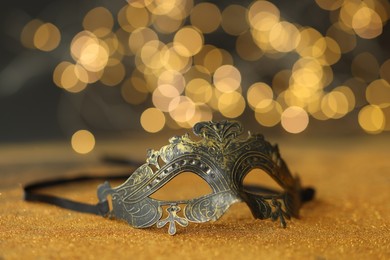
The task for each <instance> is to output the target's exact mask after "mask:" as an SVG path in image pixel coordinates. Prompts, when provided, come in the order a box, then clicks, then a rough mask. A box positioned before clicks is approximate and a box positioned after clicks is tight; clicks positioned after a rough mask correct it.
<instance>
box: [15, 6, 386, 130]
mask: <svg viewBox="0 0 390 260" xmlns="http://www.w3.org/2000/svg"><path fill="white" fill-rule="evenodd" d="M113 6H115V8H114V7H113ZM113 6H94V7H91V8H89V9H88V10H86V11H85V12H84V13H83V15H82V19H81V24H80V25H81V26H80V28H79V29H78V30H79V31H78V32H76V33H74V34H73V35H70V34H69V33H67V32H66V30H65V29H64V28H66V26H64V25H63V24H62V25H61V26H59V25H56V24H55V22H53V21H52V22H46V21H44V20H41V19H32V20H30V21H29V22H28V23H26V24H25V26H24V28H23V29H22V30H21V34H20V40H21V43H22V44H23V46H25V47H27V48H31V49H38V50H41V51H55V50H58V49H60V48H59V46H60V43H61V46H63V45H64V46H65V45H66V46H67V47H66V48H67V54H68V56H70V57H69V58H63V60H60V61H59V62H58V63H57V64H58V65H57V66H56V67H55V68H54V69H53V81H54V83H55V84H56V85H57V86H58V87H59V88H61V89H63V90H64V91H66V92H70V93H73V94H77V93H82V92H86V93H90V92H93V91H95V92H96V93H105V92H104V91H110V92H109V94H107V95H108V97H107V98H102V100H109V99H110V100H111V98H112V100H114V98H113V97H114V96H118V97H120V101H121V102H124V104H125V105H126V106H128V107H129V108H130V110H132V115H134V113H138V116H139V120H140V122H141V127H142V128H143V129H144V130H145V131H147V132H150V133H156V132H159V131H161V130H162V129H164V127H165V126H167V127H169V128H173V129H178V128H183V127H184V128H189V127H191V126H193V125H194V124H195V123H196V122H197V121H200V120H211V119H212V118H214V117H215V116H217V117H218V118H220V117H226V118H241V117H242V118H251V119H252V122H256V123H257V124H258V125H260V126H263V127H281V128H282V129H283V130H284V131H285V132H287V133H294V134H297V133H301V132H303V131H305V130H306V129H308V128H310V127H309V122H310V125H312V124H315V122H316V121H317V120H319V121H327V120H344V118H348V119H345V120H352V119H351V118H355V120H356V121H357V122H358V124H356V125H359V126H360V127H361V128H362V129H363V130H364V131H365V132H368V133H373V134H377V133H381V132H383V131H389V130H390V123H389V122H390V118H389V117H390V109H389V107H390V85H389V81H390V76H389V75H390V59H389V58H388V50H385V49H384V48H382V49H381V47H379V45H381V46H385V45H386V44H387V42H386V41H385V40H383V42H381V41H382V40H378V39H381V37H383V35H385V34H386V30H385V28H387V27H386V26H388V24H387V23H388V20H389V17H390V4H389V3H388V1H386V0H376V1H373V0H362V1H360V0H359V1H356V0H334V1H329V0H315V2H313V3H312V4H311V6H310V8H312V9H310V10H309V11H310V12H311V13H312V15H306V13H301V14H300V16H302V17H301V18H300V19H297V18H296V17H295V16H294V15H291V14H292V11H291V12H290V10H286V5H283V4H280V3H277V2H271V1H266V0H263V1H250V0H248V1H242V2H237V1H235V2H234V3H232V2H224V3H223V4H222V3H219V2H212V1H194V0H172V1H161V0H142V1H128V2H127V3H126V2H123V3H122V4H118V5H115V4H113ZM305 10H306V9H305ZM306 11H308V10H306ZM306 11H305V12H306ZM293 12H295V10H294V11H293ZM316 14H318V15H319V17H321V18H319V19H323V20H322V21H321V22H318V21H314V20H313V19H312V18H313V17H315V16H316ZM326 17H328V19H326ZM305 21H312V23H310V22H305ZM313 21H314V22H313ZM386 35H387V37H388V33H387V34H386ZM69 41H70V42H69ZM69 54H70V55H69ZM386 55H387V56H386ZM60 56H61V57H66V56H67V55H60ZM92 85H93V87H92ZM90 86H91V87H90ZM95 86H99V87H95ZM100 86H102V88H100ZM106 89H110V90H106ZM114 93H115V94H114ZM80 95H81V94H80ZM109 102H113V101H109ZM121 105H123V104H121ZM118 106H120V105H118ZM247 108H248V109H247ZM142 111H143V112H142ZM351 115H355V117H354V116H351ZM129 120H132V119H129ZM135 121H137V120H135ZM340 122H341V121H340ZM343 122H344V121H343ZM345 122H347V121H345Z"/></svg>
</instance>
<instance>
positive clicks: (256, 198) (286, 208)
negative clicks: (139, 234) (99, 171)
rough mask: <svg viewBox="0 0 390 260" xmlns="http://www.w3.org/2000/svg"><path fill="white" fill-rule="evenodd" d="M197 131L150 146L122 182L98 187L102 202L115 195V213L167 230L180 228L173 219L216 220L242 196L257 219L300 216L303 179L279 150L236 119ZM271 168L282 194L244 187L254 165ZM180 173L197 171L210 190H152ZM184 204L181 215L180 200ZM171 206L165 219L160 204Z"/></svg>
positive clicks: (135, 222)
mask: <svg viewBox="0 0 390 260" xmlns="http://www.w3.org/2000/svg"><path fill="white" fill-rule="evenodd" d="M193 131H194V133H195V135H197V136H199V137H200V138H201V139H200V140H199V141H193V140H191V138H190V137H189V136H188V135H187V134H185V135H183V136H175V137H172V138H171V139H169V144H168V145H166V146H164V147H162V148H161V149H160V150H157V151H155V150H149V151H148V154H147V159H146V163H145V164H143V165H142V166H140V167H139V168H138V169H137V170H135V172H134V173H133V174H132V175H130V177H129V178H128V179H127V180H126V182H124V183H123V184H122V185H120V186H118V187H115V188H111V187H110V186H109V185H108V183H105V184H103V185H101V186H100V187H99V188H98V197H99V200H100V201H104V200H107V197H108V196H111V200H112V211H111V215H112V216H114V217H116V218H118V219H123V220H126V221H127V222H128V223H129V224H130V225H132V226H134V227H139V228H143V227H149V226H152V225H154V224H156V225H157V227H163V226H165V225H166V224H167V223H169V228H168V233H169V234H171V235H173V234H175V233H176V226H175V223H178V224H179V225H181V226H187V225H188V223H189V222H197V223H201V222H206V221H214V220H217V219H218V218H220V217H221V216H222V215H223V214H224V212H225V211H226V210H227V209H228V208H229V207H230V205H231V204H233V203H235V202H238V201H244V202H246V203H247V204H248V206H249V207H250V208H251V211H252V213H253V215H254V217H256V218H259V219H265V218H269V219H272V220H276V219H279V220H280V222H281V225H282V226H283V227H285V226H286V221H285V219H289V218H290V216H297V215H298V210H299V207H300V197H299V196H300V189H301V187H300V184H299V179H298V178H294V177H293V176H292V175H291V173H290V171H289V169H288V168H287V166H286V164H285V162H284V161H283V160H282V158H281V156H280V153H279V149H278V147H277V146H276V145H275V146H273V145H271V144H270V143H268V142H267V141H265V140H264V137H263V136H262V135H260V134H256V135H252V134H251V133H249V134H248V136H247V137H246V138H244V139H241V138H239V135H240V134H241V133H242V132H243V129H242V127H241V125H240V124H239V123H238V122H229V121H222V122H200V123H197V124H196V125H195V126H194V128H193ZM255 168H260V169H262V170H264V171H265V172H266V173H268V174H269V175H270V176H271V178H273V179H274V180H275V181H276V182H277V183H278V184H279V185H280V186H281V187H282V188H283V189H284V193H282V194H280V193H273V194H269V195H267V196H261V195H258V194H251V193H249V192H247V191H245V187H244V185H243V180H244V178H245V176H246V175H247V174H248V172H249V171H250V170H252V169H255ZM182 172H193V173H195V174H196V175H198V176H199V177H201V178H203V179H204V180H205V181H206V182H207V183H208V184H209V186H210V188H211V190H212V193H211V194H208V195H205V196H202V197H199V198H194V199H190V200H181V201H162V200H156V199H152V198H151V197H150V195H152V194H153V193H154V192H156V191H157V190H159V189H160V188H161V187H163V186H164V185H165V184H166V183H168V182H169V181H170V180H171V179H173V178H174V177H175V176H177V175H179V174H180V173H182ZM179 204H180V205H184V209H183V217H179V216H178V215H177V212H179V211H180V207H179V206H178V205H179ZM163 206H168V208H167V211H168V217H167V218H166V219H162V220H161V217H162V207H163Z"/></svg>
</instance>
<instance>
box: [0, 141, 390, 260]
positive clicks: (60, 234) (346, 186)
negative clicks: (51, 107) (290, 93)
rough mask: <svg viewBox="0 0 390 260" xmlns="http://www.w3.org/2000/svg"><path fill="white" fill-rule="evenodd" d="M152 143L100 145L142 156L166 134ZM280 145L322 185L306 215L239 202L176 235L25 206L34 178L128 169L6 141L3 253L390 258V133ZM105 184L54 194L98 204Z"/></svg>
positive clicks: (311, 181)
mask: <svg viewBox="0 0 390 260" xmlns="http://www.w3.org/2000/svg"><path fill="white" fill-rule="evenodd" d="M145 140H146V139H141V138H135V139H134V140H133V142H131V144H132V145H131V149H129V148H128V147H129V145H128V144H124V142H118V143H117V142H107V143H105V144H101V145H100V146H99V147H97V148H96V150H97V151H101V152H102V151H104V152H110V153H115V154H125V155H128V154H129V153H130V154H129V155H130V156H131V155H132V154H133V155H134V156H135V157H136V159H138V158H139V159H141V158H140V154H142V153H143V151H145V150H146V147H145V146H146V145H151V146H150V147H153V148H158V147H157V146H156V147H154V146H155V145H156V144H160V143H161V144H164V140H165V139H164V140H162V138H161V140H160V139H159V140H158V141H156V140H147V141H145ZM145 142H148V144H146V143H145ZM277 142H278V143H279V145H280V148H281V152H282V155H283V157H284V159H285V160H286V162H287V163H288V165H289V168H290V169H291V170H292V172H299V175H300V176H301V180H302V182H303V184H304V185H310V186H314V187H315V188H316V190H317V194H316V198H315V200H314V201H311V202H309V203H307V204H306V205H304V206H303V208H302V210H301V218H300V219H299V220H298V219H292V220H291V221H288V223H287V228H286V229H282V228H280V227H279V223H277V222H272V221H269V220H256V219H254V218H253V217H252V215H251V213H250V211H249V209H248V207H247V206H246V205H245V204H243V203H238V204H235V205H233V206H232V207H231V209H229V210H228V211H227V213H226V214H225V215H224V216H223V217H222V218H221V219H220V220H218V221H216V222H210V223H204V224H193V223H190V225H189V226H188V227H187V228H181V227H180V228H179V229H178V233H177V234H176V235H175V236H169V235H168V234H167V233H166V230H161V229H157V228H156V227H152V228H147V229H135V228H132V227H131V226H129V225H127V224H126V223H124V222H120V221H115V220H108V219H104V218H102V217H99V216H94V215H89V214H82V213H77V212H72V211H69V210H65V209H60V208H58V207H55V206H51V205H46V204H41V203H28V202H24V201H23V194H22V188H21V185H22V184H24V183H26V182H31V181H33V180H41V179H45V178H46V179H47V178H55V177H58V176H64V175H69V174H70V175H72V174H73V175H75V174H77V173H81V172H92V173H97V174H107V173H109V172H118V171H119V170H120V171H122V172H123V170H124V169H123V167H117V166H115V167H114V166H106V165H103V164H101V163H99V162H98V161H97V159H96V158H97V155H96V154H95V153H94V154H88V155H77V154H75V153H72V151H71V150H70V148H69V147H68V146H67V144H62V143H48V144H29V145H24V146H16V145H9V146H7V147H2V148H1V149H0V154H2V156H1V158H0V167H1V169H2V172H1V173H0V174H1V176H2V182H1V183H0V207H1V211H0V234H1V235H0V259H36V258H39V259H47V258H51V259H53V258H68V259H95V258H99V259H108V258H116V259H133V258H135V259H179V258H180V259H193V258H194V259H390V218H389V216H390V203H389V198H390V193H389V190H390V189H389V187H390V161H389V159H388V158H389V155H390V150H389V148H388V144H389V143H390V139H389V136H386V135H382V136H364V137H346V138H337V139H330V138H329V139H327V140H323V139H322V140H318V139H313V138H312V139H310V138H306V139H305V138H302V137H299V138H295V139H291V138H290V139H287V138H285V139H280V140H277ZM149 143H150V144H149ZM129 150H131V151H129ZM126 170H128V171H129V172H130V169H125V172H126ZM97 184H98V183H96V182H91V183H80V184H75V185H71V186H69V185H66V186H62V187H57V188H50V189H47V190H45V192H46V193H50V194H56V195H59V196H64V197H67V198H71V199H75V200H79V201H84V202H90V203H93V202H96V197H95V196H96V195H95V193H96V191H95V189H96V185H97ZM177 188H178V189H179V188H180V187H177ZM166 192H168V193H169V192H171V193H174V192H176V191H175V190H173V189H166Z"/></svg>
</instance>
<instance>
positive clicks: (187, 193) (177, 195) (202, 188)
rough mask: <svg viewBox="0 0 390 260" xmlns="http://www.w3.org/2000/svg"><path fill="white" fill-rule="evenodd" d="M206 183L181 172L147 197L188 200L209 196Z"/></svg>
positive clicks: (191, 173) (193, 174)
mask: <svg viewBox="0 0 390 260" xmlns="http://www.w3.org/2000/svg"><path fill="white" fill-rule="evenodd" d="M211 193H212V190H211V188H210V186H209V185H208V183H207V182H206V181H205V180H204V179H202V178H201V177H199V176H198V175H196V174H195V173H193V172H183V173H180V174H179V175H177V176H176V177H174V178H173V179H172V180H170V181H169V182H167V183H166V184H165V185H164V186H163V187H161V188H160V189H159V190H157V191H156V192H154V193H153V194H151V195H150V196H149V197H150V198H152V199H156V200H165V201H166V200H168V201H175V200H190V199H194V198H198V197H201V196H204V195H208V194H211Z"/></svg>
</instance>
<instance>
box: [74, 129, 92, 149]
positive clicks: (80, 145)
mask: <svg viewBox="0 0 390 260" xmlns="http://www.w3.org/2000/svg"><path fill="white" fill-rule="evenodd" d="M71 144H72V148H73V150H74V151H75V152H77V153H80V154H87V153H89V152H91V151H92V150H93V148H94V147H95V137H94V135H93V134H92V133H91V132H90V131H88V130H78V131H77V132H75V133H74V134H73V135H72V139H71Z"/></svg>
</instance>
